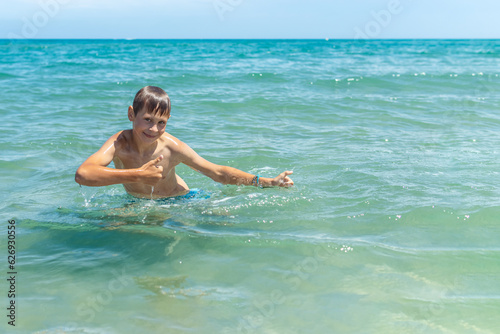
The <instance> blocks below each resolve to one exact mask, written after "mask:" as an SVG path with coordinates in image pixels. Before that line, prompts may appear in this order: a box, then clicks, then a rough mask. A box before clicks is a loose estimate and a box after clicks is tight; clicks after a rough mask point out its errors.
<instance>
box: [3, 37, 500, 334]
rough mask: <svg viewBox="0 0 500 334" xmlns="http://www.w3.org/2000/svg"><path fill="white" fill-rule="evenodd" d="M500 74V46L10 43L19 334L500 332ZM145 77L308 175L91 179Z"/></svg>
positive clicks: (273, 165) (208, 128)
mask: <svg viewBox="0 0 500 334" xmlns="http://www.w3.org/2000/svg"><path fill="white" fill-rule="evenodd" d="M499 65H500V42H499V41H496V40H473V41H435V40H430V41H348V40H346V41H321V40H318V41H313V40H311V41H309V40H308V41H287V40H279V41H252V40H248V41H190V40H178V41H156V40H151V41H133V40H132V41H122V40H117V41H106V40H85V41H67V40H54V41H43V40H42V41H19V42H10V41H0V91H1V92H2V95H1V102H2V103H1V104H0V115H1V117H2V122H1V123H0V128H1V133H2V139H1V140H2V145H1V156H0V187H1V192H0V196H1V199H2V200H1V201H0V203H1V204H0V206H1V211H0V212H1V213H2V217H3V218H2V220H1V231H0V232H1V234H0V245H1V246H0V249H2V252H3V253H2V254H3V255H2V258H4V260H3V262H4V264H3V265H2V268H5V269H3V271H4V275H5V276H6V275H7V274H6V272H7V271H8V270H7V266H6V259H7V250H6V244H7V221H8V220H9V219H15V221H16V225H17V239H16V241H17V244H16V245H17V249H16V252H17V258H16V270H17V272H18V274H17V296H16V305H17V307H18V308H17V319H16V321H17V323H16V328H15V332H19V333H495V332H497V331H498V328H499V327H500V320H499V319H498V310H499V308H500V285H499V284H498V281H499V279H500V244H499V240H500V229H499V227H498V223H499V222H500V219H499V217H500V177H499V166H500V154H499V152H500V136H499V133H500V131H499V130H500V113H499V111H498V106H499V105H500V94H499V93H500V78H499V76H498V75H499V74H500V70H499ZM145 85H158V86H160V87H163V88H164V89H165V90H166V91H167V92H168V93H169V95H170V97H171V99H172V105H173V107H172V108H173V109H172V117H171V119H170V121H169V124H168V125H167V131H168V132H170V133H172V134H173V135H174V136H176V137H178V138H180V139H181V140H183V141H184V142H186V143H188V144H189V145H190V146H191V147H193V148H194V149H195V150H196V151H197V152H198V153H199V154H200V155H202V156H203V157H205V158H206V159H208V160H210V161H212V162H214V163H218V164H224V165H230V166H233V167H236V168H239V169H242V170H245V171H248V172H251V173H259V174H261V175H263V176H276V175H277V174H279V173H280V172H282V171H284V170H287V169H291V170H293V171H294V174H293V179H294V181H295V184H296V185H295V187H293V188H292V189H258V188H253V187H246V188H245V187H237V186H223V185H220V184H217V183H214V182H213V181H212V180H210V179H208V178H206V177H204V176H202V175H200V174H198V173H196V172H194V171H192V170H191V169H189V168H187V167H185V166H180V167H179V168H178V169H177V172H178V174H180V175H181V176H182V177H183V179H184V180H185V181H186V182H187V183H188V185H189V186H190V187H192V188H200V189H203V190H204V191H206V192H209V193H210V197H209V198H205V197H203V196H200V197H195V198H193V199H184V200H169V201H164V202H158V201H152V200H136V199H134V198H132V197H130V196H128V195H127V194H126V193H125V191H124V189H123V188H122V186H120V185H116V186H109V187H103V188H87V187H79V186H78V184H76V183H75V182H74V180H73V178H74V172H75V170H76V168H77V167H78V166H79V164H80V163H81V162H83V160H85V159H86V157H87V156H89V155H90V154H92V153H93V152H95V151H96V150H97V149H98V148H99V147H100V145H101V144H102V143H103V142H104V141H105V140H106V139H107V138H108V137H109V136H110V135H112V134H114V133H115V132H117V131H119V130H121V129H125V128H129V127H130V123H129V121H128V120H127V117H126V112H127V107H128V105H130V104H131V103H132V100H133V97H134V95H135V93H136V92H137V90H139V89H140V88H141V87H142V86H145ZM0 289H1V294H2V296H3V297H2V299H1V300H2V305H3V306H2V308H3V309H4V310H5V307H7V305H8V302H9V300H8V298H7V297H6V294H7V290H8V286H7V283H6V280H5V279H2V283H1V284H0ZM4 312H5V311H4ZM2 319H3V320H2V324H1V326H2V327H1V328H4V329H5V328H6V329H7V330H13V328H11V327H10V326H7V320H8V319H7V318H6V317H5V315H2Z"/></svg>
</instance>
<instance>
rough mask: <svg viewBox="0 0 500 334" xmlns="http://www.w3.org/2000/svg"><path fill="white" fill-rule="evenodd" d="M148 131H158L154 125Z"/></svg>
mask: <svg viewBox="0 0 500 334" xmlns="http://www.w3.org/2000/svg"><path fill="white" fill-rule="evenodd" d="M149 131H154V132H157V131H158V126H157V125H156V124H155V125H153V126H152V127H150V128H149Z"/></svg>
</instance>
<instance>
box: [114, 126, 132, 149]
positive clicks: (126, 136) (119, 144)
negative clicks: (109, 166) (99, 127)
mask: <svg viewBox="0 0 500 334" xmlns="http://www.w3.org/2000/svg"><path fill="white" fill-rule="evenodd" d="M131 139H132V130H122V131H119V132H117V133H115V134H114V135H112V136H111V137H110V138H109V140H112V141H113V142H114V145H115V148H116V150H123V149H126V148H127V147H128V146H129V145H130V141H131Z"/></svg>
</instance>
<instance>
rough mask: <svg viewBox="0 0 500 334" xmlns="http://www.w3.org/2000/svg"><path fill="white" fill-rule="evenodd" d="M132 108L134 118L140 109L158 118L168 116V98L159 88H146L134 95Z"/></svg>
mask: <svg viewBox="0 0 500 334" xmlns="http://www.w3.org/2000/svg"><path fill="white" fill-rule="evenodd" d="M132 108H134V114H135V115H136V116H137V113H138V112H139V111H141V110H142V109H144V111H145V112H148V113H150V114H153V115H156V114H159V115H160V116H164V115H167V116H169V115H170V98H169V97H168V95H167V93H166V92H165V91H164V90H163V89H161V88H160V87H156V86H146V87H143V88H141V90H139V91H138V92H137V94H135V98H134V104H133V105H132Z"/></svg>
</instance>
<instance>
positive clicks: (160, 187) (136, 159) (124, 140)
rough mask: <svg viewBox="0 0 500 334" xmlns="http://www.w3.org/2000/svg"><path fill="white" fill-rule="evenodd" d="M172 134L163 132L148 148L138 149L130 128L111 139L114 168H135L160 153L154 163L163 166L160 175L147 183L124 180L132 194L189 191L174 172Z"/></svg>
mask: <svg viewBox="0 0 500 334" xmlns="http://www.w3.org/2000/svg"><path fill="white" fill-rule="evenodd" d="M172 138H174V137H172V136H170V135H169V134H167V133H164V134H163V136H162V137H160V138H159V139H158V140H157V141H156V146H154V145H153V146H152V147H151V150H150V151H146V152H143V153H139V152H138V151H137V150H136V149H135V148H134V145H133V142H132V131H131V130H125V131H123V132H122V133H121V135H120V136H119V137H118V139H117V141H116V143H115V156H114V158H113V162H114V164H115V168H117V169H131V168H139V167H141V166H143V165H144V164H146V163H148V162H150V161H151V160H153V159H156V158H157V157H159V156H160V155H163V159H162V160H161V161H160V162H159V163H158V164H157V165H158V166H162V167H163V179H161V180H160V181H158V183H157V184H156V185H155V186H154V187H151V186H150V185H147V184H143V183H127V184H124V185H123V186H124V187H125V190H126V191H127V192H128V193H129V194H131V195H133V196H136V197H147V198H151V197H168V196H177V195H183V194H185V193H187V191H189V188H188V186H187V184H186V183H185V182H184V181H183V180H182V179H181V178H180V177H179V176H178V175H176V174H175V166H176V165H178V164H179V161H177V159H176V154H175V152H174V151H173V150H172V149H171V145H175V141H174V139H172Z"/></svg>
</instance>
